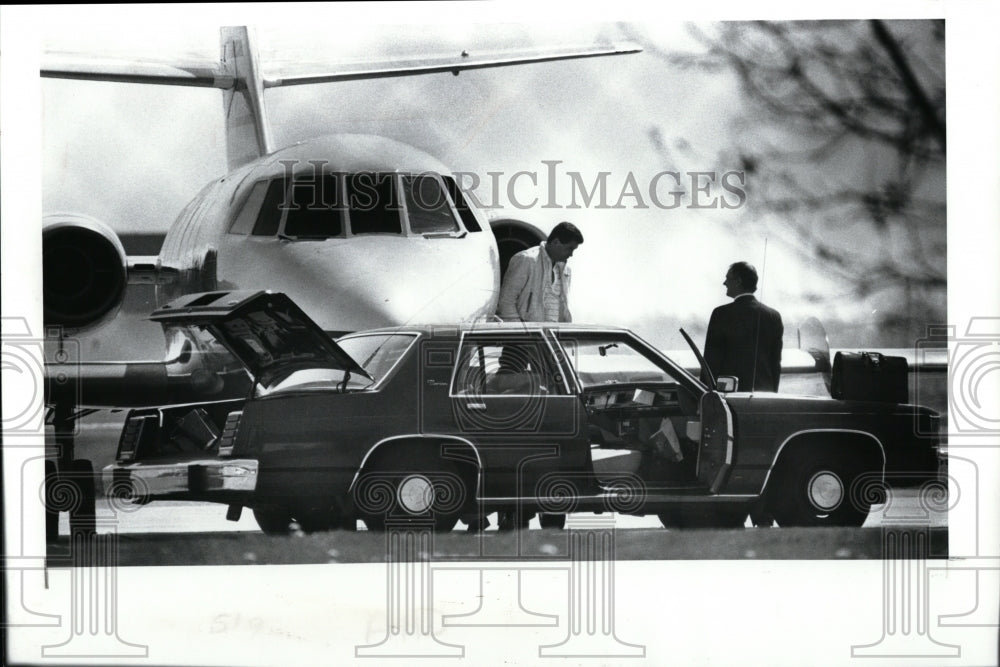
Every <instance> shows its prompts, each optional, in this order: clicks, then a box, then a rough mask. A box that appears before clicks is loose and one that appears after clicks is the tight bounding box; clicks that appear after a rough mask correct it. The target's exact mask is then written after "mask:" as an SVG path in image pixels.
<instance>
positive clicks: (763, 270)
mask: <svg viewBox="0 0 1000 667" xmlns="http://www.w3.org/2000/svg"><path fill="white" fill-rule="evenodd" d="M766 276H767V237H766V236H765V237H764V259H763V261H762V262H761V265H760V299H758V301H760V303H761V304H763V303H764V279H765V277H766ZM761 311H762V309H761V308H758V309H757V326H756V330H755V331H754V335H753V373H752V374H751V375H750V391H751V393H752V392H753V390H754V389H755V388H756V387H757V356H758V355H759V354H760V315H761ZM779 372H780V371H779Z"/></svg>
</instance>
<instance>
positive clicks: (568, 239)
mask: <svg viewBox="0 0 1000 667" xmlns="http://www.w3.org/2000/svg"><path fill="white" fill-rule="evenodd" d="M552 241H559V243H572V242H573V241H576V242H577V243H583V234H581V233H580V230H579V229H577V228H576V225H574V224H573V223H572V222H560V223H559V224H558V225H556V226H555V227H553V228H552V231H551V232H549V238H548V242H549V243H551V242H552Z"/></svg>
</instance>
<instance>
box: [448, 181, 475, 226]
mask: <svg viewBox="0 0 1000 667" xmlns="http://www.w3.org/2000/svg"><path fill="white" fill-rule="evenodd" d="M443 178H444V184H445V186H446V187H447V188H448V194H450V195H451V201H452V202H454V204H455V210H456V211H458V215H459V216H460V217H461V218H462V224H463V225H465V228H466V229H467V230H469V231H470V232H481V231H483V228H482V226H480V224H479V220H477V219H476V214H475V212H474V211H473V210H472V209H471V208H469V205H468V204H467V203H466V202H465V196H464V195H463V194H462V189H461V188H460V187H458V183H456V182H455V179H454V178H452V177H451V176H444V177H443Z"/></svg>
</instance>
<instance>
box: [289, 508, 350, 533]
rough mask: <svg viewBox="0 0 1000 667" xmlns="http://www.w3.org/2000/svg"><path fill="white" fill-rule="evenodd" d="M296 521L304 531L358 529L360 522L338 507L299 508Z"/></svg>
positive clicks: (295, 513) (296, 512)
mask: <svg viewBox="0 0 1000 667" xmlns="http://www.w3.org/2000/svg"><path fill="white" fill-rule="evenodd" d="M294 515H295V521H296V522H297V523H298V524H299V528H301V529H302V532H304V533H319V532H323V531H327V530H357V528H358V523H357V520H356V519H355V518H354V517H353V516H348V515H346V514H345V513H344V512H343V511H341V510H340V509H338V508H337V507H330V508H327V509H322V508H315V507H312V508H309V509H299V510H296V511H295V512H294Z"/></svg>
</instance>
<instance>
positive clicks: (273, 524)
mask: <svg viewBox="0 0 1000 667" xmlns="http://www.w3.org/2000/svg"><path fill="white" fill-rule="evenodd" d="M253 518H254V519H255V520H256V521H257V525H258V526H260V529H261V531H263V533H264V534H265V535H288V534H289V533H290V532H291V523H292V513H291V512H290V511H288V510H287V509H286V508H284V507H277V506H275V505H258V506H257V507H254V508H253Z"/></svg>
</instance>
